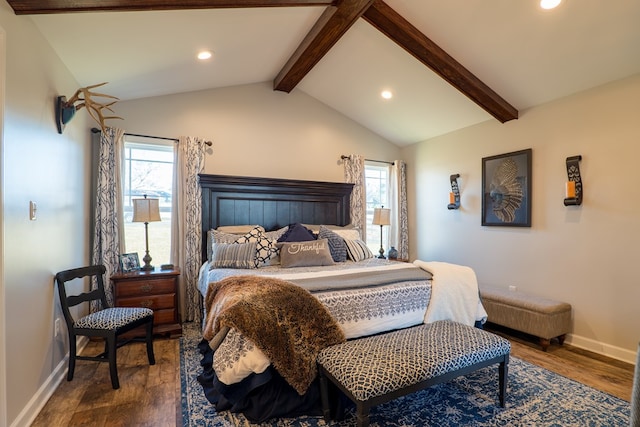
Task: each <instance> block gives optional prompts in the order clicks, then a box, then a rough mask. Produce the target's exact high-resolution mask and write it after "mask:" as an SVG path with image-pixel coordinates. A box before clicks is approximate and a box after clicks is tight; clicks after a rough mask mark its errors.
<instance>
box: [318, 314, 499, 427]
mask: <svg viewBox="0 0 640 427" xmlns="http://www.w3.org/2000/svg"><path fill="white" fill-rule="evenodd" d="M510 351H511V344H510V343H509V341H508V340H506V339H504V338H502V337H499V336H498V335H495V334H492V333H490V332H487V331H483V330H481V329H478V328H474V327H472V326H466V325H463V324H460V323H456V322H452V321H438V322H433V323H428V324H424V325H419V326H414V327H411V328H408V329H402V330H398V331H393V332H388V333H385V334H381V335H374V336H370V337H366V338H360V339H355V340H351V341H347V342H345V343H342V344H338V345H334V346H331V347H328V348H326V349H324V350H322V351H321V352H320V354H319V355H318V371H319V374H320V389H321V396H322V408H323V414H324V418H325V420H326V421H327V422H329V421H330V411H329V393H328V384H327V379H329V380H330V381H331V382H332V383H334V384H335V385H336V386H337V387H338V388H339V389H340V390H342V391H343V392H344V393H345V394H346V395H347V397H348V398H349V399H351V400H352V401H353V402H355V404H356V417H357V426H358V427H366V426H368V425H369V410H370V409H371V408H372V407H373V406H375V405H379V404H381V403H384V402H387V401H390V400H393V399H395V398H398V397H400V396H404V395H406V394H409V393H413V392H415V391H418V390H422V389H424V388H426V387H429V386H432V385H434V384H438V383H441V382H446V381H449V380H451V379H453V378H456V377H458V376H460V375H466V374H468V373H470V372H473V371H475V370H477V369H480V368H483V367H485V366H489V365H493V364H496V363H498V364H499V370H498V373H499V375H498V377H499V390H498V393H499V399H500V406H503V407H504V402H505V395H506V392H507V371H508V364H509V353H510Z"/></svg>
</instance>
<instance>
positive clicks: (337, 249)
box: [318, 225, 347, 262]
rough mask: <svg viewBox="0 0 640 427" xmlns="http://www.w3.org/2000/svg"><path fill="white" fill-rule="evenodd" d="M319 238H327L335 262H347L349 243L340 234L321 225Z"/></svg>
mask: <svg viewBox="0 0 640 427" xmlns="http://www.w3.org/2000/svg"><path fill="white" fill-rule="evenodd" d="M318 239H327V241H328V242H329V252H331V257H332V258H333V260H334V261H335V262H345V261H346V260H347V244H346V243H345V242H344V239H343V238H342V237H340V236H339V235H338V234H336V233H334V232H333V231H331V230H329V228H327V227H325V226H324V225H321V226H320V230H319V231H318Z"/></svg>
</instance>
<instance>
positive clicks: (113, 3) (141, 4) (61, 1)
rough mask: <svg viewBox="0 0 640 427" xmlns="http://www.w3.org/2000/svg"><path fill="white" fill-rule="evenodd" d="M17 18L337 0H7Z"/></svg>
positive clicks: (317, 3)
mask: <svg viewBox="0 0 640 427" xmlns="http://www.w3.org/2000/svg"><path fill="white" fill-rule="evenodd" d="M7 2H8V3H9V5H10V6H11V8H12V9H13V11H14V12H15V14H16V15H41V14H54V13H71V12H125V11H127V12H128V11H148V10H179V9H229V8H246V7H294V6H329V5H333V4H335V3H336V0H73V1H69V0H7Z"/></svg>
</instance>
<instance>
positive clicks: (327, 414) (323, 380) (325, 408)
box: [318, 367, 331, 424]
mask: <svg viewBox="0 0 640 427" xmlns="http://www.w3.org/2000/svg"><path fill="white" fill-rule="evenodd" d="M318 373H319V378H320V400H321V401H322V415H323V416H324V420H325V422H326V423H327V424H328V423H330V422H331V410H330V408H329V385H328V384H327V377H326V376H325V375H324V373H323V371H322V367H319V369H318Z"/></svg>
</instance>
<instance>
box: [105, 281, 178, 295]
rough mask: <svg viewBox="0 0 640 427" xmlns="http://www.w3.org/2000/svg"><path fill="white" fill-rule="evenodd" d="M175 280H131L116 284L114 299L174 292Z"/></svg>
mask: <svg viewBox="0 0 640 427" xmlns="http://www.w3.org/2000/svg"><path fill="white" fill-rule="evenodd" d="M175 283H176V282H175V279H173V278H168V279H155V280H132V281H123V282H120V283H118V286H117V287H116V297H118V298H126V297H131V296H139V295H155V294H166V293H171V292H175V286H176V285H175Z"/></svg>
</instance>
